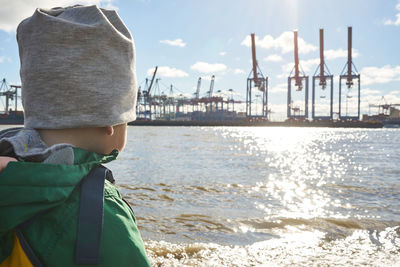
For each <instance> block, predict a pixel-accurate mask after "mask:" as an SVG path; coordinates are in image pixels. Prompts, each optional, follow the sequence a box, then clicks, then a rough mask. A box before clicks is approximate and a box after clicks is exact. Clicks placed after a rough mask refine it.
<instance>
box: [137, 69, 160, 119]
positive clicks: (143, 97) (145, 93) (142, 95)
mask: <svg viewBox="0 0 400 267" xmlns="http://www.w3.org/2000/svg"><path fill="white" fill-rule="evenodd" d="M157 70H158V66H156V67H155V68H154V72H153V76H152V78H151V80H150V85H149V86H148V87H147V84H148V81H149V79H148V78H146V84H145V87H144V88H146V90H144V89H143V90H142V91H141V90H140V87H139V90H138V101H137V107H136V110H139V106H140V105H143V107H144V111H143V116H144V119H146V117H147V114H149V117H150V119H151V94H150V93H151V89H152V87H153V83H154V80H155V77H156V74H157ZM147 106H148V107H149V108H147ZM140 113H142V112H139V114H140Z"/></svg>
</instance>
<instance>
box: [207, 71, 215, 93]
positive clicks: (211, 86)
mask: <svg viewBox="0 0 400 267" xmlns="http://www.w3.org/2000/svg"><path fill="white" fill-rule="evenodd" d="M214 81H215V75H213V76H211V82H210V90H209V91H208V97H209V98H211V97H212V96H213V91H214Z"/></svg>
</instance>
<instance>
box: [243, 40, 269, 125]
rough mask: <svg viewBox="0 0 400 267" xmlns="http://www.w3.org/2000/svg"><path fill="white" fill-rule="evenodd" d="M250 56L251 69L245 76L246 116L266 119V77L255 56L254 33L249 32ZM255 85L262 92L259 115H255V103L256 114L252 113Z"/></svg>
mask: <svg viewBox="0 0 400 267" xmlns="http://www.w3.org/2000/svg"><path fill="white" fill-rule="evenodd" d="M250 36H251V57H252V66H253V68H252V70H251V72H250V74H249V76H248V77H247V92H246V116H247V117H263V118H265V119H268V77H266V76H264V74H263V73H262V72H261V70H260V68H259V66H258V62H257V56H256V42H255V34H254V33H251V35H250ZM254 87H257V88H258V90H259V91H261V92H262V112H261V116H258V115H257V113H258V112H257V105H256V115H255V116H254V115H252V106H251V104H252V98H253V94H254V92H252V89H253V88H254Z"/></svg>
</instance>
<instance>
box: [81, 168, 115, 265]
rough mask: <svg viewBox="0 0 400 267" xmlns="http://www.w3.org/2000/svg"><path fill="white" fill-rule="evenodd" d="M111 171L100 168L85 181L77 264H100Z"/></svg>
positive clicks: (83, 183) (82, 193) (82, 187)
mask: <svg viewBox="0 0 400 267" xmlns="http://www.w3.org/2000/svg"><path fill="white" fill-rule="evenodd" d="M110 176H111V177H112V174H111V171H110V170H108V169H107V168H105V167H103V166H100V167H95V168H94V169H92V170H91V171H90V172H89V174H88V175H87V176H86V177H85V178H84V179H83V181H82V184H81V193H80V206H79V217H78V236H77V240H76V253H75V263H76V264H87V265H96V264H99V262H100V247H101V234H102V231H103V205H104V180H105V179H106V178H109V177H110Z"/></svg>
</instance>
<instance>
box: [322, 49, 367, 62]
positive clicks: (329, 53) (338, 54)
mask: <svg viewBox="0 0 400 267" xmlns="http://www.w3.org/2000/svg"><path fill="white" fill-rule="evenodd" d="M358 56H359V53H358V50H357V49H354V48H353V49H352V57H353V58H356V57H358ZM324 57H325V59H327V60H329V59H336V58H347V49H346V50H345V49H342V48H339V49H336V50H334V49H328V50H325V51H324Z"/></svg>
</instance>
